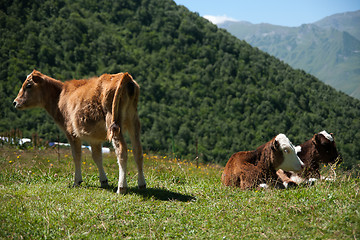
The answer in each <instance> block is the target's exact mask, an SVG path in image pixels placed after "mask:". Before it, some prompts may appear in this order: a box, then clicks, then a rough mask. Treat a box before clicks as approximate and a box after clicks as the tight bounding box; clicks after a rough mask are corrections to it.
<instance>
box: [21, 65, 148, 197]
mask: <svg viewBox="0 0 360 240" xmlns="http://www.w3.org/2000/svg"><path fill="white" fill-rule="evenodd" d="M139 93H140V88H139V85H138V84H137V83H136V82H135V81H134V80H133V79H132V77H131V76H130V75H129V74H128V73H118V74H103V75H101V76H100V77H95V78H91V79H88V80H71V81H66V82H61V81H58V80H55V79H53V78H51V77H48V76H46V75H44V74H42V73H40V72H39V71H36V70H34V71H33V72H32V73H30V74H29V75H28V76H27V78H26V80H25V82H24V83H23V85H22V87H21V89H20V91H19V94H18V96H17V97H16V99H15V100H14V106H15V108H17V109H27V108H33V107H41V108H44V109H45V110H46V111H47V112H48V113H49V114H50V116H51V117H52V118H53V119H54V120H55V122H56V123H57V124H58V125H59V127H60V128H61V129H62V130H63V131H64V132H65V134H66V136H67V139H68V140H69V142H70V145H71V150H72V155H73V159H74V164H75V180H74V186H78V185H80V184H81V182H82V176H81V140H86V141H87V142H89V143H90V145H91V149H92V157H93V159H94V161H95V163H96V165H97V167H98V169H99V178H100V183H101V187H107V186H108V179H107V177H106V174H105V171H104V168H103V164H102V153H101V143H102V142H103V141H105V140H106V139H108V140H109V141H112V143H113V146H114V148H115V153H116V155H117V159H118V164H119V183H118V190H117V192H118V193H122V192H126V189H127V182H126V165H127V146H126V142H125V140H124V137H123V133H124V131H125V130H127V131H128V132H129V135H130V139H131V143H132V145H133V148H134V157H135V161H136V164H137V170H138V185H139V187H140V188H146V183H145V178H144V174H143V156H142V147H141V143H140V121H139V117H138V113H137V103H138V98H139Z"/></svg>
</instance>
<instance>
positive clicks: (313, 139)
mask: <svg viewBox="0 0 360 240" xmlns="http://www.w3.org/2000/svg"><path fill="white" fill-rule="evenodd" d="M312 142H313V143H314V144H315V145H316V144H317V143H318V142H319V134H317V133H316V134H315V135H314V137H313V138H312Z"/></svg>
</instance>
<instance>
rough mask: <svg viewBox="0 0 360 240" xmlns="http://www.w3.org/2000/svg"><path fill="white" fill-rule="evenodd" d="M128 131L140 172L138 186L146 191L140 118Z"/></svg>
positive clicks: (135, 119) (137, 118) (136, 119)
mask: <svg viewBox="0 0 360 240" xmlns="http://www.w3.org/2000/svg"><path fill="white" fill-rule="evenodd" d="M128 131H129V134H130V140H131V144H132V146H133V153H134V159H135V162H136V166H137V170H138V186H139V188H141V189H144V188H146V182H145V177H144V171H143V163H144V159H143V153H142V147H141V142H140V121H139V117H138V116H136V117H135V118H134V121H133V122H132V124H131V125H130V126H129V129H128Z"/></svg>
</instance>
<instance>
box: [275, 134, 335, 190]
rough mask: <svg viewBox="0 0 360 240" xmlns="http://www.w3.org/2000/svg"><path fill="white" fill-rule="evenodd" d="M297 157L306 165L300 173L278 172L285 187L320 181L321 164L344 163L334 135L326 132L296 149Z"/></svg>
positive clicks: (282, 170) (316, 135)
mask: <svg viewBox="0 0 360 240" xmlns="http://www.w3.org/2000/svg"><path fill="white" fill-rule="evenodd" d="M296 149H297V155H298V156H299V158H300V159H301V161H302V162H303V163H304V165H305V166H304V168H303V170H302V171H300V172H299V173H293V172H289V171H285V170H284V169H280V170H278V172H277V174H278V176H279V177H280V178H281V179H282V180H283V182H284V185H285V186H287V185H288V184H291V185H297V184H300V183H302V182H304V181H306V180H309V179H310V180H313V179H320V164H321V163H325V164H328V163H330V164H334V163H340V162H341V161H342V158H341V156H340V155H339V153H338V151H337V148H336V144H335V140H334V137H333V135H332V134H329V133H327V132H326V131H325V130H324V131H322V132H319V133H316V134H315V135H314V136H313V137H312V138H311V139H309V140H308V141H306V142H304V143H303V144H301V145H300V146H297V147H296Z"/></svg>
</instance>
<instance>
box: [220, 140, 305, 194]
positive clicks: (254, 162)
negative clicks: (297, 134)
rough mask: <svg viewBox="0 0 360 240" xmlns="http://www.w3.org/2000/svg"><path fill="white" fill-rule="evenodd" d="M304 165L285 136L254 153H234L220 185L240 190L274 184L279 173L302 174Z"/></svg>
mask: <svg viewBox="0 0 360 240" xmlns="http://www.w3.org/2000/svg"><path fill="white" fill-rule="evenodd" d="M302 165H303V163H302V162H301V160H300V159H299V158H298V156H297V155H296V153H295V148H294V146H293V145H292V143H291V142H290V141H289V139H288V138H287V137H286V136H285V135H284V134H279V135H277V136H276V137H274V138H273V139H272V140H271V141H269V142H268V143H266V144H264V145H262V146H260V147H258V148H257V149H256V150H254V151H246V152H238V153H234V154H233V155H232V156H231V157H230V159H229V161H228V162H227V164H226V166H225V169H224V172H223V174H222V177H221V181H222V183H223V184H224V185H226V186H237V187H240V188H241V189H247V188H253V187H258V186H259V185H260V184H262V183H270V184H275V183H276V182H277V181H278V176H277V175H276V170H278V169H287V170H288V171H290V170H291V171H300V170H301V168H302Z"/></svg>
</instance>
